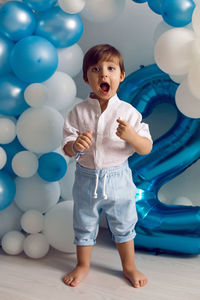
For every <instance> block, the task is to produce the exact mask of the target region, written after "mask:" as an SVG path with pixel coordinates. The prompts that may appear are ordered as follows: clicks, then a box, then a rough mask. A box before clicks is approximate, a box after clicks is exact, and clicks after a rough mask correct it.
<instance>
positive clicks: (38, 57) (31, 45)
mask: <svg viewBox="0 0 200 300" xmlns="http://www.w3.org/2000/svg"><path fill="white" fill-rule="evenodd" d="M10 63H11V67H12V70H13V72H14V73H15V74H16V76H17V77H18V78H20V79H21V80H23V81H25V82H28V83H33V82H42V81H45V80H47V79H48V78H49V77H51V76H52V75H53V73H54V72H55V71H56V68H57V65H58V54H57V51H56V48H55V47H54V46H53V45H52V44H51V43H50V42H49V41H48V40H46V39H45V38H43V37H40V36H35V35H32V36H28V37H26V38H24V39H23V40H20V41H19V42H18V43H17V44H16V45H15V46H14V48H13V50H12V52H11V55H10Z"/></svg>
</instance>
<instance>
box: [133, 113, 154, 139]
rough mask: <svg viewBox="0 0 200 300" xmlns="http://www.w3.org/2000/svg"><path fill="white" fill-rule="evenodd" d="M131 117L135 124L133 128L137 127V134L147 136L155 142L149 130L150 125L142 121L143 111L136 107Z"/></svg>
mask: <svg viewBox="0 0 200 300" xmlns="http://www.w3.org/2000/svg"><path fill="white" fill-rule="evenodd" d="M131 119H132V120H131V122H130V123H131V125H132V126H133V128H134V129H135V131H136V132H137V134H139V135H140V136H143V137H146V138H148V139H149V140H150V141H152V142H153V140H152V137H151V134H150V131H149V125H148V124H146V123H144V122H142V115H141V113H140V112H139V111H137V110H136V109H135V111H134V113H133V115H132V118H131Z"/></svg>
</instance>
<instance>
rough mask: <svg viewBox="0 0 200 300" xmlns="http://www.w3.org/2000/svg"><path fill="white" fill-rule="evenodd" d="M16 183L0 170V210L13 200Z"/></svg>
mask: <svg viewBox="0 0 200 300" xmlns="http://www.w3.org/2000/svg"><path fill="white" fill-rule="evenodd" d="M15 194H16V185H15V182H14V180H13V178H12V177H11V176H10V175H8V174H7V173H6V172H5V171H1V170H0V210H3V209H4V208H6V207H8V206H9V205H10V204H11V203H12V202H13V200H14V197H15Z"/></svg>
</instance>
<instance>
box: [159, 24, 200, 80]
mask: <svg viewBox="0 0 200 300" xmlns="http://www.w3.org/2000/svg"><path fill="white" fill-rule="evenodd" d="M194 40H195V34H194V32H193V31H192V30H189V29H187V28H174V29H171V30H168V31H166V32H165V33H163V34H162V35H161V36H160V38H159V39H158V41H157V43H156V45H155V49H154V55H155V61H156V63H157V64H158V66H159V67H160V69H161V70H163V71H164V72H166V73H169V74H172V75H183V74H185V73H187V72H188V70H189V67H190V65H191V62H192V59H193V57H192V47H193V44H194Z"/></svg>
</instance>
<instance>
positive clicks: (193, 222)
mask: <svg viewBox="0 0 200 300" xmlns="http://www.w3.org/2000/svg"><path fill="white" fill-rule="evenodd" d="M126 1H131V0H123V1H118V0H109V5H108V0H101V1H97V0H87V2H85V1H84V0H73V1H71V0H58V1H57V0H51V1H49V0H48V1H47V0H43V1H38V0H22V1H1V2H4V3H2V4H0V48H1V52H0V113H1V117H0V220H1V222H0V238H2V247H3V249H4V250H5V251H6V252H7V253H8V254H19V253H20V252H22V251H23V250H24V252H25V253H26V254H27V255H28V256H29V257H32V258H39V257H42V256H44V255H45V254H46V253H47V252H48V250H49V245H51V246H52V247H54V248H56V249H58V250H60V251H64V252H73V251H74V247H73V234H72V217H71V215H72V201H63V202H59V199H60V196H61V197H63V198H64V193H65V189H64V185H65V184H64V183H62V180H66V176H68V179H69V177H72V176H71V175H70V174H69V170H68V172H67V173H66V171H67V168H68V169H70V163H68V162H66V158H65V157H63V155H62V152H61V150H60V144H61V140H62V128H63V122H64V119H63V115H64V114H65V113H66V112H67V111H69V110H70V108H71V106H72V105H73V104H74V103H78V102H80V101H81V100H80V99H77V98H76V85H75V82H74V80H73V77H74V76H76V75H77V74H78V73H79V72H80V69H81V62H82V58H83V52H82V50H81V48H80V47H79V46H78V44H77V42H78V41H79V39H80V37H81V36H82V34H83V22H82V17H83V18H86V19H89V20H90V21H92V22H103V21H108V20H109V19H112V18H113V17H116V16H117V15H119V14H120V13H121V11H122V10H123V8H124V6H125V2H126ZM1 2H0V3H1ZM133 2H136V3H141V4H142V3H144V2H147V3H148V5H149V8H150V9H151V10H152V11H153V12H154V13H157V14H160V15H162V17H163V20H164V22H166V23H167V24H168V25H170V26H172V27H171V29H170V30H167V31H165V32H162V34H161V36H160V37H159V38H158V40H157V42H156V45H155V61H156V63H157V65H158V66H159V68H160V69H159V68H158V67H157V66H156V65H152V66H149V67H145V68H143V69H141V70H138V71H136V72H134V73H132V74H130V75H129V76H128V77H127V78H126V80H125V81H124V82H123V83H122V85H121V87H120V91H119V95H120V97H121V98H122V99H124V100H126V101H128V102H130V103H132V104H133V105H134V106H135V107H137V109H138V110H139V111H140V112H141V113H142V114H143V116H144V117H145V116H147V115H149V114H150V113H151V111H152V109H153V108H154V107H155V106H156V105H157V104H158V103H161V102H170V103H171V104H173V105H174V107H175V108H176V109H177V112H178V113H177V121H176V123H175V125H174V126H173V127H172V128H171V129H170V130H169V131H168V132H167V133H166V134H165V135H163V136H162V137H160V138H159V139H158V140H157V141H155V143H154V148H153V151H152V152H151V153H150V154H149V155H147V156H145V157H139V156H137V155H133V157H131V158H130V160H129V163H130V166H131V168H133V176H134V181H135V183H136V184H137V187H138V193H137V199H136V201H137V209H138V215H139V221H138V225H137V237H136V246H137V247H140V248H141V247H142V248H144V249H147V250H155V251H159V252H178V253H186V254H198V253H200V247H199V243H198V238H199V235H200V230H199V228H200V226H199V225H200V224H199V214H200V209H199V207H184V206H169V205H165V204H163V203H161V202H159V200H158V198H157V192H158V190H159V189H160V187H161V186H162V185H163V184H164V183H165V182H167V181H169V180H170V179H172V178H173V177H175V176H177V175H178V174H180V173H181V172H183V170H184V169H186V168H187V167H189V166H190V165H191V164H192V163H193V162H195V161H196V160H197V159H198V158H199V156H200V151H199V149H200V142H199V141H200V139H199V137H200V130H199V119H198V118H200V99H199V98H200V96H199V95H200V88H199V85H198V80H197V79H196V78H199V76H200V74H199V73H200V66H199V64H198V61H200V60H199V56H200V54H199V53H200V50H199V46H198V36H199V35H200V27H199V23H198V19H199V17H200V5H198V4H197V5H195V3H194V1H193V0H175V1H173V2H172V1H171V2H170V4H169V1H167V0H153V1H152V0H148V1H143V0H137V1H136V0H135V1H133ZM185 4H187V5H185ZM105 8H107V9H105ZM22 15H23V16H24V18H20V16H22ZM191 20H192V26H193V29H192V30H190V29H188V28H187V25H188V24H189V23H190V22H191ZM161 70H162V71H161ZM163 71H164V72H165V73H164V72H163ZM166 73H167V74H169V75H170V77H171V78H170V77H169V75H167V74H166ZM176 82H177V83H176ZM188 99H190V103H188ZM133 165H134V167H133ZM65 174H66V175H65ZM68 174H69V175H68ZM61 178H62V179H61ZM60 179H61V180H60ZM63 182H64V181H63ZM64 200H65V199H64ZM66 216H67V218H66ZM63 228H68V230H67V233H66V230H64V229H63ZM21 229H23V231H24V232H23V231H21ZM58 233H59V234H58ZM33 244H37V245H38V249H39V250H38V252H37V253H36V252H34V250H33V247H32V245H33Z"/></svg>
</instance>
